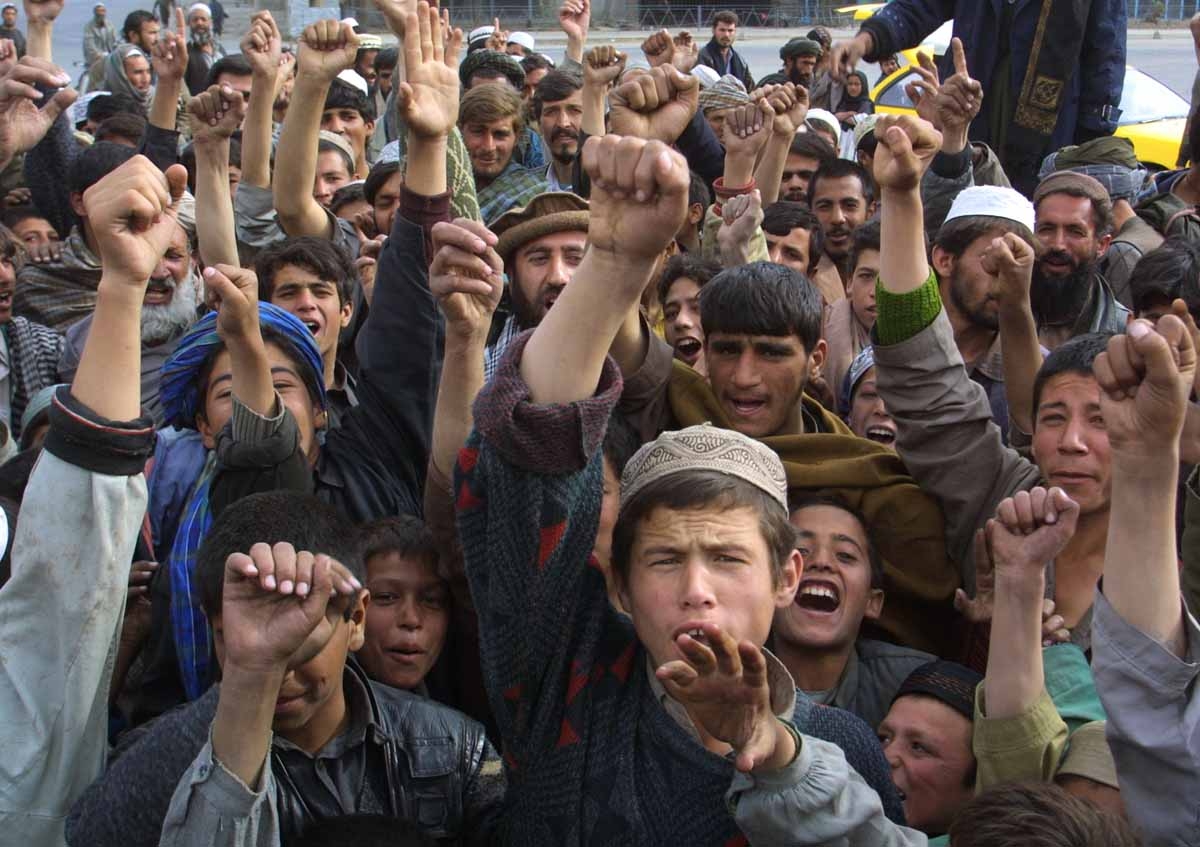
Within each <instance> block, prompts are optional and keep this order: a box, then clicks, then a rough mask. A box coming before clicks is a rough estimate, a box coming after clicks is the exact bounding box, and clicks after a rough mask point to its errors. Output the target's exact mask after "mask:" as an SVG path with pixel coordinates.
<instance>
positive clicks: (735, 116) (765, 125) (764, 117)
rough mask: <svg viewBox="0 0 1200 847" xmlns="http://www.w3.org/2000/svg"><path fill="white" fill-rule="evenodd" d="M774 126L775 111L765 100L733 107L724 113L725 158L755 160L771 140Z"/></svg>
mask: <svg viewBox="0 0 1200 847" xmlns="http://www.w3.org/2000/svg"><path fill="white" fill-rule="evenodd" d="M774 124H775V109H774V107H773V106H772V105H771V104H770V103H769V102H768V101H767V100H759V101H757V102H750V103H746V104H744V105H741V106H735V107H733V108H732V109H729V110H728V111H726V112H725V130H724V133H723V139H722V140H723V141H724V142H725V155H726V156H744V157H746V158H749V159H756V158H757V156H758V153H759V151H760V150H762V148H763V146H764V145H766V143H767V141H768V140H769V139H770V138H771V128H772V127H773V126H774Z"/></svg>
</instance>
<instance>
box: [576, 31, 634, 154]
mask: <svg viewBox="0 0 1200 847" xmlns="http://www.w3.org/2000/svg"><path fill="white" fill-rule="evenodd" d="M625 62H626V56H625V54H624V53H622V52H621V51H619V50H618V49H617V48H616V47H613V46H612V45H611V44H603V45H601V46H599V47H593V48H592V49H591V50H589V51H587V54H586V55H585V56H584V57H583V124H582V129H583V131H584V132H585V133H587V134H588V135H592V136H601V135H604V134H605V133H606V132H608V127H607V126H606V125H605V122H604V117H605V115H604V107H605V105H606V104H607V103H608V92H609V90H610V89H611V88H612V86H613V84H614V83H615V82H616V81H617V80H618V79H619V78H620V76H621V72H622V71H624V70H625Z"/></svg>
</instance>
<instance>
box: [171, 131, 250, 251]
mask: <svg viewBox="0 0 1200 847" xmlns="http://www.w3.org/2000/svg"><path fill="white" fill-rule="evenodd" d="M179 164H181V165H183V166H184V167H185V168H186V169H187V185H188V191H190V192H192V194H195V193H196V145H195V144H189V145H188V146H186V147H184V148H183V150H181V151H180V153H179ZM229 166H230V167H233V168H241V166H242V142H241V141H239V140H238V137H237V136H236V135H234V136H232V137H230V139H229ZM239 248H240V245H239Z"/></svg>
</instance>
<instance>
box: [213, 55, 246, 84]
mask: <svg viewBox="0 0 1200 847" xmlns="http://www.w3.org/2000/svg"><path fill="white" fill-rule="evenodd" d="M222 74H229V75H230V76H253V74H254V69H253V68H251V67H250V61H249V60H248V59H247V58H246V57H245V56H243V55H242V54H241V53H230V54H229V55H228V56H222V57H221V58H220V59H217V61H215V62H213V66H212V67H211V68H209V69H208V76H207V77H205V78H204V88H205V90H208V89H209V88H211V87H212V86H214V85H216V84H217V80H218V79H220V78H221V75H222Z"/></svg>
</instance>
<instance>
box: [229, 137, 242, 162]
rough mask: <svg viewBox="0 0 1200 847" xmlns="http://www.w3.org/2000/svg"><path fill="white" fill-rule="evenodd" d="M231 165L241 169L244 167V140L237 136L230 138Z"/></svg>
mask: <svg viewBox="0 0 1200 847" xmlns="http://www.w3.org/2000/svg"><path fill="white" fill-rule="evenodd" d="M229 165H230V167H234V168H238V169H239V170H240V169H241V167H242V142H241V139H239V138H238V137H237V136H232V137H231V138H230V139H229Z"/></svg>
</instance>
